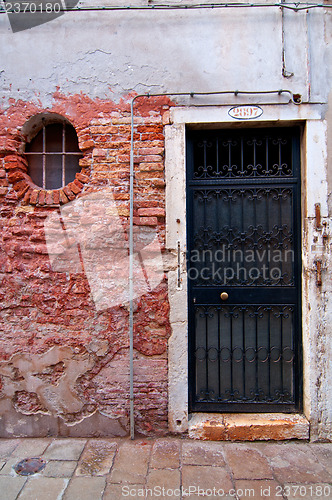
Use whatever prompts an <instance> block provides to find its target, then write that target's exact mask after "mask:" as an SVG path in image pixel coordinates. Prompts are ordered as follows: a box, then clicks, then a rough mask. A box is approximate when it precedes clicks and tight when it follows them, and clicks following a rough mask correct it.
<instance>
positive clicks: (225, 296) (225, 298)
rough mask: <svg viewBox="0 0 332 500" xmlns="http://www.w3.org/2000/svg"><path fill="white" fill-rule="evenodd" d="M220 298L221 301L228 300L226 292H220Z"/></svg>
mask: <svg viewBox="0 0 332 500" xmlns="http://www.w3.org/2000/svg"><path fill="white" fill-rule="evenodd" d="M220 298H221V300H227V299H228V293H227V292H222V293H221V294H220Z"/></svg>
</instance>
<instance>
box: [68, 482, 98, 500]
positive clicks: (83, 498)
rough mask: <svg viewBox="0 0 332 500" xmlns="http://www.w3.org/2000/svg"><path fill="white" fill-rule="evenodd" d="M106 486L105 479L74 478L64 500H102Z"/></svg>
mask: <svg viewBox="0 0 332 500" xmlns="http://www.w3.org/2000/svg"><path fill="white" fill-rule="evenodd" d="M105 486H106V479H105V478H104V477H74V478H73V479H72V480H71V481H70V483H69V486H68V488H67V490H66V492H65V494H64V497H63V498H64V500H101V499H102V496H103V493H104V490H105Z"/></svg>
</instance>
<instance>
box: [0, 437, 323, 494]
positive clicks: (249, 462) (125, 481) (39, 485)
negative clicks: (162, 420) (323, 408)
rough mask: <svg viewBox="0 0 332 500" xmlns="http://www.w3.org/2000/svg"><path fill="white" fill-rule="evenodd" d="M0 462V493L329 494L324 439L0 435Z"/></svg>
mask: <svg viewBox="0 0 332 500" xmlns="http://www.w3.org/2000/svg"><path fill="white" fill-rule="evenodd" d="M30 457H41V458H43V459H44V460H45V461H46V462H47V463H46V466H45V468H44V469H43V471H42V472H40V473H38V474H35V475H32V476H29V477H24V476H20V475H17V474H16V473H15V471H14V469H13V466H15V465H16V464H17V463H18V462H20V461H21V460H22V459H24V458H30ZM0 469H1V470H0V499H1V500H16V499H19V500H60V499H63V500H118V499H121V500H123V499H125V498H129V499H133V498H137V499H139V498H150V499H155V498H161V499H163V498H164V499H186V498H189V499H190V500H193V499H202V498H228V499H229V498H233V499H234V498H235V499H237V500H239V499H241V498H242V499H246V498H253V499H263V498H268V499H280V498H284V499H294V500H299V499H310V500H317V499H320V500H321V499H332V443H304V442H295V441H290V442H282V443H272V442H255V443H230V442H213V441H194V440H190V439H187V438H182V439H181V438H173V437H169V438H160V439H137V440H135V441H131V440H129V439H128V438H119V439H69V438H68V439H53V438H49V439H2V440H0ZM204 495H205V496H204Z"/></svg>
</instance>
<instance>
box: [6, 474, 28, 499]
mask: <svg viewBox="0 0 332 500" xmlns="http://www.w3.org/2000/svg"><path fill="white" fill-rule="evenodd" d="M26 481H27V478H26V477H5V476H3V477H0V491H1V492H2V497H1V498H3V499H6V500H16V498H17V497H18V495H19V493H20V491H21V490H22V488H23V486H24V484H25V482H26Z"/></svg>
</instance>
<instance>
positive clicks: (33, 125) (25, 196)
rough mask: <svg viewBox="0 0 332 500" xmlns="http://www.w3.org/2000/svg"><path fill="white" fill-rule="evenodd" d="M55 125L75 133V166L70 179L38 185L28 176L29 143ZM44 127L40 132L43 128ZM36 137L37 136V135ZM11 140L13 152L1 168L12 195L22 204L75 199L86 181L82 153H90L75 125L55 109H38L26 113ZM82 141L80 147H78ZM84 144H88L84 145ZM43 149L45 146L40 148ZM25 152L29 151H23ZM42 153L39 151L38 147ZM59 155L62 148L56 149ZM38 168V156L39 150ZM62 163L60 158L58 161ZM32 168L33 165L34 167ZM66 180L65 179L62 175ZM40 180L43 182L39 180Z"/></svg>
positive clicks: (84, 156) (60, 201)
mask: <svg viewBox="0 0 332 500" xmlns="http://www.w3.org/2000/svg"><path fill="white" fill-rule="evenodd" d="M50 126H51V127H52V126H53V127H54V126H55V128H57V129H58V130H57V132H59V130H60V128H62V129H63V128H65V129H67V130H70V131H71V133H73V131H75V132H76V134H77V139H78V147H79V151H76V152H77V153H78V155H79V169H78V171H77V172H76V174H75V172H74V173H73V178H72V179H71V180H70V182H67V184H65V183H64V182H62V185H61V186H59V187H57V188H56V189H51V188H50V189H48V186H47V185H45V182H44V185H38V184H39V182H38V183H36V179H35V178H34V179H33V178H32V177H31V176H30V171H29V156H30V157H31V151H29V144H32V143H33V140H34V138H36V137H37V136H38V135H39V138H40V137H42V139H41V140H42V141H43V137H44V140H45V130H47V129H48V128H49V127H50ZM43 131H44V132H43ZM39 140H40V139H39ZM14 143H16V144H17V149H16V151H15V153H16V154H13V152H12V154H11V155H9V156H7V158H5V168H6V170H7V176H8V180H9V182H10V183H11V184H12V186H13V189H14V190H15V192H16V196H17V198H18V199H19V200H21V201H22V202H23V204H31V205H38V206H58V205H63V204H65V203H68V202H69V201H72V200H73V199H75V197H76V196H78V195H79V194H80V193H81V192H82V191H83V189H84V184H86V183H87V182H88V181H89V175H88V171H87V169H85V168H84V165H85V160H86V157H87V156H89V154H91V151H89V149H91V147H90V146H91V144H90V143H88V144H87V142H86V137H85V136H83V135H82V133H81V132H80V129H79V128H77V129H76V128H75V126H74V124H72V123H71V122H70V121H69V120H68V119H67V118H66V117H64V116H62V115H59V114H57V113H39V114H36V115H34V116H32V117H30V118H29V119H28V120H27V121H26V122H25V124H24V125H23V127H22V128H21V130H20V131H19V133H18V134H17V137H16V140H15V141H14ZM82 145H84V147H82ZM86 145H88V147H86ZM62 146H63V144H61V145H59V147H58V149H60V148H62ZM44 149H45V148H44ZM27 151H28V153H30V154H26V153H27ZM41 153H42V151H41ZM59 153H60V154H59V156H61V153H62V151H61V150H60V151H59ZM40 157H41V165H40V168H42V163H43V160H42V157H43V154H40ZM61 163H62V165H61V167H62V166H63V162H62V161H61ZM35 168H36V167H35ZM61 175H62V179H63V180H64V179H65V175H63V174H62V173H61ZM66 181H67V179H66ZM41 184H43V183H41Z"/></svg>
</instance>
